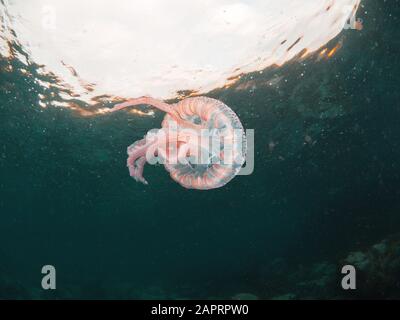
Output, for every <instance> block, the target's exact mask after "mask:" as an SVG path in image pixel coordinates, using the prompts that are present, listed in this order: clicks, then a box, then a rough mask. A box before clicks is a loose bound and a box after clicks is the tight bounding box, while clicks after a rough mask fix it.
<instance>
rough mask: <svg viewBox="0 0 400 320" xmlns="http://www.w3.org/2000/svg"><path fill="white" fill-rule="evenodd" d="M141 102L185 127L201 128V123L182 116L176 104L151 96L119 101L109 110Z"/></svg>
mask: <svg viewBox="0 0 400 320" xmlns="http://www.w3.org/2000/svg"><path fill="white" fill-rule="evenodd" d="M141 104H147V105H151V106H153V107H155V108H157V109H159V110H161V111H163V112H165V113H167V114H169V115H170V116H171V117H172V118H173V119H174V120H175V121H176V122H177V123H178V124H180V125H183V126H185V127H190V128H192V129H202V126H201V125H197V124H194V123H192V122H190V121H187V120H185V119H184V118H182V116H181V114H180V113H179V109H178V108H177V107H176V104H168V103H166V102H164V101H161V100H157V99H154V98H151V97H140V98H136V99H129V100H128V101H126V102H123V103H119V104H117V105H115V106H114V107H113V108H112V109H110V110H109V112H115V111H119V110H122V109H125V108H128V107H133V106H137V105H141Z"/></svg>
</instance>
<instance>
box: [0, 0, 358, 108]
mask: <svg viewBox="0 0 400 320" xmlns="http://www.w3.org/2000/svg"><path fill="white" fill-rule="evenodd" d="M359 3H360V0H302V1H299V0H280V1H276V0H253V1H248V0H235V1H231V0H205V1H187V0H169V1H164V0H136V1H131V0H119V1H118V3H117V4H112V5H110V2H109V1H108V0H86V1H80V0H58V1H48V0H36V1H25V0H2V1H1V2H0V9H1V10H2V12H1V13H2V15H1V16H2V17H3V19H2V22H3V23H2V24H1V29H2V30H1V32H0V34H1V36H0V53H1V54H2V55H10V54H13V52H10V50H9V47H8V45H9V44H10V43H18V44H19V45H21V47H22V49H23V51H24V52H25V53H26V55H21V54H17V56H18V58H20V59H21V60H22V61H25V60H26V58H28V59H29V61H32V62H35V63H37V64H38V65H40V66H43V68H42V70H41V72H43V73H44V74H47V73H51V74H53V75H55V76H56V77H57V79H59V81H60V85H61V86H64V87H65V88H68V90H66V91H65V92H64V98H65V100H68V99H71V94H73V96H74V98H75V99H80V100H82V101H85V102H88V103H89V102H93V101H97V100H95V98H96V97H99V96H103V95H108V96H111V97H138V96H143V95H151V96H154V97H157V98H160V99H169V98H175V97H176V96H177V93H178V92H182V91H184V92H196V93H198V94H203V93H207V92H209V91H210V90H213V89H215V88H219V87H223V86H225V85H227V84H229V83H230V82H231V81H234V80H232V79H237V78H238V76H239V75H241V74H245V73H249V72H254V71H259V70H263V69H264V68H266V67H268V66H271V65H274V64H276V65H282V64H283V63H285V62H286V61H288V60H290V59H292V58H293V57H295V56H297V55H299V54H300V53H301V52H304V51H307V52H313V51H315V50H317V49H319V48H320V47H321V46H323V45H325V44H326V43H327V42H328V41H330V40H331V39H333V38H334V37H335V36H336V35H338V34H339V33H340V32H341V30H342V29H343V28H344V26H345V25H346V21H347V20H348V18H349V15H354V14H355V11H356V10H357V8H358V6H359ZM11 51H12V50H11ZM15 52H16V51H15V50H14V54H15ZM25 62H26V61H25Z"/></svg>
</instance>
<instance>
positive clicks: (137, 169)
mask: <svg viewBox="0 0 400 320" xmlns="http://www.w3.org/2000/svg"><path fill="white" fill-rule="evenodd" d="M128 159H129V158H128ZM146 162H147V160H146V157H144V156H143V157H140V158H139V159H136V160H132V159H131V160H128V168H129V174H130V176H131V177H132V178H134V179H135V180H136V181H137V182H141V183H143V184H145V185H147V184H149V183H148V182H147V180H146V179H145V178H144V177H143V170H144V166H145V164H146Z"/></svg>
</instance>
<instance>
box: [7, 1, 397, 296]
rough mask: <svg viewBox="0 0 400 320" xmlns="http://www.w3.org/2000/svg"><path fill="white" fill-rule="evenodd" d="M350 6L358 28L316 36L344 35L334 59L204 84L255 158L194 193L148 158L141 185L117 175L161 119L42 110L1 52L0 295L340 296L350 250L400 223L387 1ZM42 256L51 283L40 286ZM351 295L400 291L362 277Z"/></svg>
mask: <svg viewBox="0 0 400 320" xmlns="http://www.w3.org/2000/svg"><path fill="white" fill-rule="evenodd" d="M359 15H360V17H362V18H363V19H364V25H365V28H364V29H363V30H362V31H361V32H357V31H354V30H348V31H344V32H343V33H342V34H341V35H340V36H339V37H338V38H337V39H334V40H333V41H332V42H331V43H330V44H328V47H329V48H333V47H335V45H336V44H338V43H342V47H341V48H340V49H339V50H338V52H337V53H336V54H335V55H334V56H333V57H332V58H330V59H326V58H323V59H319V58H318V53H316V54H315V55H313V56H311V57H309V58H308V59H307V60H305V61H302V62H299V61H293V62H290V63H288V64H286V65H285V66H283V67H281V68H269V69H267V70H265V71H264V72H263V73H262V74H252V75H248V76H246V77H244V79H242V80H241V81H240V83H238V84H237V85H235V86H233V87H231V88H229V89H226V90H219V91H215V92H211V93H210V94H209V96H211V97H214V98H217V99H220V100H222V101H224V102H225V103H226V104H227V105H229V106H230V107H231V108H232V109H233V110H234V111H235V112H236V113H237V114H238V115H239V117H240V119H241V121H242V123H243V125H244V126H245V127H246V128H252V129H255V143H256V146H255V152H256V155H255V171H254V173H253V174H252V175H251V176H240V177H236V178H235V179H234V180H233V181H232V182H230V183H229V184H228V185H227V186H225V187H224V188H221V189H218V190H213V191H207V192H201V191H193V190H186V189H183V188H182V187H180V186H179V185H177V184H176V183H174V182H173V181H172V180H171V179H170V177H169V176H168V173H167V172H166V171H165V170H164V168H163V167H161V166H158V167H153V166H151V167H146V169H145V170H146V176H147V180H148V181H149V183H150V185H149V186H143V185H141V184H138V183H136V182H135V181H134V180H133V179H131V178H130V177H129V175H128V172H127V168H126V166H125V163H126V147H127V146H128V145H130V144H131V143H132V142H134V141H136V140H138V139H140V138H142V137H143V136H144V135H145V134H146V132H147V131H148V130H149V129H151V128H155V127H159V125H160V122H161V120H162V114H161V113H158V112H157V113H156V116H155V118H142V117H137V116H134V115H127V114H124V113H121V114H116V115H112V116H98V117H89V118H85V117H81V116H79V115H77V114H76V113H74V112H72V111H71V110H68V109H61V108H48V109H43V108H40V107H39V106H38V98H37V94H38V93H46V90H45V89H43V88H41V87H39V86H38V85H37V84H36V83H35V82H34V79H35V68H36V67H35V66H34V65H32V66H30V67H29V71H30V72H31V75H26V74H22V73H21V72H19V71H18V69H19V67H20V66H19V63H20V62H19V61H18V60H12V61H8V60H5V59H1V61H0V67H1V68H0V70H1V71H0V142H1V143H0V243H1V246H0V271H1V277H0V298H50V299H52V298H84V299H90V298H104V299H113V298H128V299H130V298H132V299H143V298H162V299H164V298H212V297H216V298H230V297H233V296H235V295H236V294H238V293H242V292H248V293H252V294H254V295H256V296H258V297H260V298H263V299H264V298H265V299H266V298H273V297H276V296H282V295H286V298H287V297H288V294H290V295H291V296H290V297H295V298H299V299H302V298H335V297H338V296H341V294H343V293H340V291H338V284H337V283H336V282H335V281H336V277H337V276H338V275H337V274H338V272H339V270H340V269H339V266H340V265H341V263H342V261H343V260H344V259H345V258H346V257H347V256H348V255H349V253H350V252H352V251H362V252H366V251H368V250H369V249H368V248H370V247H371V246H372V245H374V244H375V243H377V242H379V241H382V240H384V239H389V238H390V237H392V236H393V235H395V234H398V233H399V232H400V229H399V225H400V224H399V223H400V216H399V214H398V213H399V209H400V201H399V198H400V177H399V169H400V168H399V161H398V159H399V156H400V148H399V141H400V139H399V138H400V126H399V124H400V110H399V107H400V106H399V102H398V101H399V92H398V79H399V75H400V73H399V71H400V69H399V67H400V65H399V59H398V54H399V49H400V44H399V38H398V23H399V1H391V2H380V3H378V2H375V1H364V2H363V8H361V10H360V13H359ZM10 65H11V66H12V67H13V71H11V72H10V71H9V69H8V67H9V66H10ZM6 67H7V68H6ZM396 248H397V247H396ZM397 249H398V248H397ZM397 249H396V250H397ZM371 259H372V258H371ZM45 264H51V265H54V266H55V267H56V269H57V287H58V289H57V290H56V291H55V292H43V291H42V290H41V287H40V281H41V276H42V275H41V273H40V270H41V267H42V266H43V265H45ZM396 270H397V271H396ZM399 270H400V267H399V268H398V269H395V270H394V271H393V270H392V269H391V271H390V272H392V271H393V272H394V274H395V275H398V274H399ZM375 271H376V269H372V271H371V272H370V273H368V272H366V275H365V276H366V277H374V274H375V273H374V272H375ZM390 272H388V274H387V275H388V277H391V276H392V273H390ZM384 275H386V273H385V272H384ZM321 279H329V280H326V282H323V285H321V288H317V289H315V287H318V285H314V286H313V288H314V289H310V287H312V285H311V284H310V283H314V282H312V281H315V280H321ZM389 282H390V281H389ZM301 283H308V287H307V286H305V285H303V286H302V285H301ZM366 283H367V282H366ZM304 288H306V289H304ZM307 288H308V289H307ZM362 295H363V296H364V297H365V296H366V297H382V298H387V297H400V291H399V287H398V284H397V283H393V282H391V284H390V285H389V284H388V285H386V286H384V287H383V288H382V289H380V290H379V292H378V291H376V287H372V288H370V287H368V286H367V284H365V289H364V290H363V291H362ZM350 297H351V296H350ZM353 297H358V296H357V294H354V296H353Z"/></svg>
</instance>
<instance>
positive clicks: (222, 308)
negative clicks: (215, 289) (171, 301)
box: [151, 304, 249, 318]
mask: <svg viewBox="0 0 400 320" xmlns="http://www.w3.org/2000/svg"><path fill="white" fill-rule="evenodd" d="M185 313H190V314H195V315H218V314H220V315H229V314H232V315H240V314H242V315H246V314H248V313H249V307H248V305H238V304H205V305H199V304H197V305H195V306H193V307H192V306H190V307H184V306H163V305H161V304H158V305H157V306H153V307H152V308H151V314H152V315H175V316H178V317H180V318H181V317H183V315H184V314H185Z"/></svg>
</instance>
